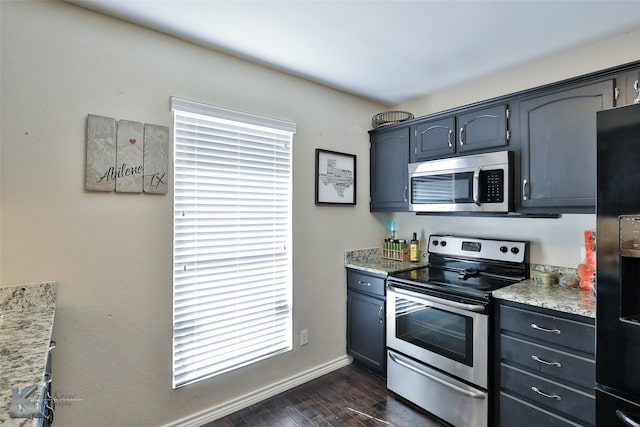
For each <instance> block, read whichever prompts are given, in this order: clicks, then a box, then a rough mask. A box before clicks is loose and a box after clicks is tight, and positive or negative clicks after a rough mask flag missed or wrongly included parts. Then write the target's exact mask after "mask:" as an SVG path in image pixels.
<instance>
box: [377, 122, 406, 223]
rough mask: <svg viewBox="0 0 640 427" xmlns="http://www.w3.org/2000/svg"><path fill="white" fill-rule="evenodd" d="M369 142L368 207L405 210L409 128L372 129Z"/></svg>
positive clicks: (378, 209)
mask: <svg viewBox="0 0 640 427" xmlns="http://www.w3.org/2000/svg"><path fill="white" fill-rule="evenodd" d="M370 141H371V149H370V161H371V180H370V197H371V200H370V205H369V208H370V210H371V211H372V212H380V211H391V212H406V211H408V210H409V202H408V199H407V195H408V190H409V187H408V185H409V183H408V172H407V165H408V164H409V127H408V126H407V127H401V128H394V129H383V130H379V131H375V132H372V133H371V139H370Z"/></svg>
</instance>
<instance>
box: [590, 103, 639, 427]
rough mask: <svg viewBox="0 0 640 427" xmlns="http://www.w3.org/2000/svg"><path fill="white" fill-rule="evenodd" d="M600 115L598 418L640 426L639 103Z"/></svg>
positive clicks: (605, 423) (600, 422) (600, 421)
mask: <svg viewBox="0 0 640 427" xmlns="http://www.w3.org/2000/svg"><path fill="white" fill-rule="evenodd" d="M597 114H598V146H597V147H598V148H597V164H598V166H597V167H598V171H597V188H598V190H597V208H596V210H597V273H596V274H597V282H596V295H597V308H596V383H597V384H596V423H597V425H598V426H603V427H612V426H637V427H640V104H635V105H630V106H626V107H620V108H615V109H612V110H605V111H600V112H598V113H597Z"/></svg>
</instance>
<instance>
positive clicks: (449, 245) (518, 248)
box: [428, 234, 528, 263]
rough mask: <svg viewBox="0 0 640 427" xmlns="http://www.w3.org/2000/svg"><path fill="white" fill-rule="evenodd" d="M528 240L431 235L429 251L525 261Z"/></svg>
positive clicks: (450, 254) (441, 253) (498, 259)
mask: <svg viewBox="0 0 640 427" xmlns="http://www.w3.org/2000/svg"><path fill="white" fill-rule="evenodd" d="M527 249H528V242H522V241H511V240H493V239H478V238H473V237H461V236H449V235H433V234H432V235H431V236H429V248H428V250H429V253H432V254H439V255H448V256H461V257H465V258H478V259H488V260H494V261H508V262H519V263H520V262H525V260H526V259H527Z"/></svg>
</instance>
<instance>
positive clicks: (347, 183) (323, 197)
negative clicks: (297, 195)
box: [316, 148, 356, 205]
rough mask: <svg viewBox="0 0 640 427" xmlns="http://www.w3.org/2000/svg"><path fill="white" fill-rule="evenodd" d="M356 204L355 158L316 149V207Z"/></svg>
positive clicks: (350, 155)
mask: <svg viewBox="0 0 640 427" xmlns="http://www.w3.org/2000/svg"><path fill="white" fill-rule="evenodd" d="M355 204H356V156H355V155H353V154H344V153H337V152H335V151H328V150H321V149H319V148H316V205H355Z"/></svg>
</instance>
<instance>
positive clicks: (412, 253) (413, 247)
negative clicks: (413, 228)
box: [409, 233, 420, 262]
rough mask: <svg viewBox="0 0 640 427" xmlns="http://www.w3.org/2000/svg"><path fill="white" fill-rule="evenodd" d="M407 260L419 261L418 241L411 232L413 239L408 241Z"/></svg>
mask: <svg viewBox="0 0 640 427" xmlns="http://www.w3.org/2000/svg"><path fill="white" fill-rule="evenodd" d="M409 261H411V262H418V261H420V241H419V240H418V236H417V235H416V233H413V239H411V242H409Z"/></svg>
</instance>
